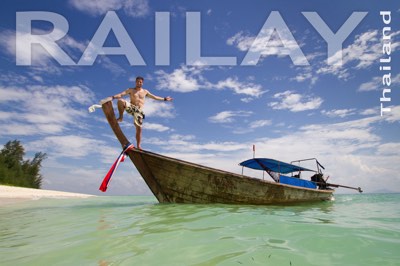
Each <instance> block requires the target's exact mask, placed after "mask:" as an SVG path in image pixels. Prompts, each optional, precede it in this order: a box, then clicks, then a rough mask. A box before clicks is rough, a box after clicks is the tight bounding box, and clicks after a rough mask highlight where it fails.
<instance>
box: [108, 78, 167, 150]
mask: <svg viewBox="0 0 400 266" xmlns="http://www.w3.org/2000/svg"><path fill="white" fill-rule="evenodd" d="M143 81H144V79H143V78H142V77H137V78H136V87H135V88H129V89H127V90H125V91H123V92H121V93H119V94H117V95H114V96H112V98H113V99H118V112H119V117H118V119H117V121H118V122H122V119H123V117H124V111H126V112H127V113H129V114H131V115H132V116H133V117H134V124H135V127H136V142H137V148H138V149H141V146H140V143H141V140H142V123H143V119H144V117H145V115H144V113H143V110H142V108H143V106H144V101H145V98H146V97H149V98H151V99H154V100H158V101H172V98H171V97H169V96H168V97H165V98H162V97H159V96H155V95H153V94H151V93H150V92H149V91H148V90H146V89H144V88H142V86H143ZM127 94H129V97H130V100H131V101H130V102H128V101H125V100H124V99H122V96H125V95H127Z"/></svg>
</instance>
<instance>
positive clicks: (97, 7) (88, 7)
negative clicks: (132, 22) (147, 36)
mask: <svg viewBox="0 0 400 266" xmlns="http://www.w3.org/2000/svg"><path fill="white" fill-rule="evenodd" d="M69 3H70V4H71V5H72V6H73V7H74V8H76V9H78V10H80V11H82V12H85V13H88V14H90V15H92V16H97V15H103V14H105V13H106V12H107V11H114V10H120V9H121V10H123V11H124V12H125V14H127V15H128V16H131V17H145V16H146V15H148V14H149V13H150V6H149V1H148V0H125V1H119V0H96V1H79V0H70V1H69Z"/></svg>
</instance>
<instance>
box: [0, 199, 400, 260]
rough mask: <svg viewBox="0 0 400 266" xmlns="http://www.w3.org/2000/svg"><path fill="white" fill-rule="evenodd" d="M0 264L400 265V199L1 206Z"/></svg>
mask: <svg viewBox="0 0 400 266" xmlns="http://www.w3.org/2000/svg"><path fill="white" fill-rule="evenodd" d="M0 265H2V266H5V265H13V266H14V265H101V266H105V265H278V266H280V265H288V266H290V265H291V266H295V265H340V266H343V265H364V266H365V265H374V266H376V265H378V266H387V265H400V194H351V195H336V196H335V201H332V202H318V203H313V204H301V205H292V206H237V205H222V204H219V205H192V204H186V205H180V204H159V203H157V201H156V199H155V198H154V197H151V196H146V197H141V196H129V197H95V198H87V199H40V200H32V201H27V202H19V203H15V204H11V205H10V204H8V205H5V206H0Z"/></svg>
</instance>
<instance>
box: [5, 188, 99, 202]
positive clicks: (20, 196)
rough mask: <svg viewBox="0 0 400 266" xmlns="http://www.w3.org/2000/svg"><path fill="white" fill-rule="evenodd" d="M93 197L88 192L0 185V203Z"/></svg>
mask: <svg viewBox="0 0 400 266" xmlns="http://www.w3.org/2000/svg"><path fill="white" fill-rule="evenodd" d="M88 197H95V196H94V195H89V194H80V193H71V192H64V191H56V190H45V189H34V188H22V187H12V186H2V185H0V205H5V204H12V203H16V202H20V201H26V200H36V199H40V198H88Z"/></svg>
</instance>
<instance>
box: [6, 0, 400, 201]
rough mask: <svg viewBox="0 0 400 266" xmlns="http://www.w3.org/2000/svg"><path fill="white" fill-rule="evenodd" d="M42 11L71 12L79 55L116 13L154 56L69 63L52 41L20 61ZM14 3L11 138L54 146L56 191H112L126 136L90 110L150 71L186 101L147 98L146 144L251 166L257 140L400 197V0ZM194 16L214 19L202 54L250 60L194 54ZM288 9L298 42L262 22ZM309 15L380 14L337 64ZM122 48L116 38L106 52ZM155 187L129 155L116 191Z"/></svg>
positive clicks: (45, 28)
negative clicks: (190, 29) (160, 28)
mask: <svg viewBox="0 0 400 266" xmlns="http://www.w3.org/2000/svg"><path fill="white" fill-rule="evenodd" d="M30 11H45V12H52V13H56V14H59V15H61V16H62V17H64V18H65V20H66V21H67V23H68V26H69V28H68V31H67V32H66V35H65V36H64V37H63V38H61V39H60V40H58V41H57V45H58V46H59V48H60V50H62V51H63V52H64V53H65V54H67V55H68V56H69V57H70V58H71V59H72V61H73V62H75V63H77V62H79V61H80V59H81V57H82V55H83V54H84V51H85V50H86V49H87V47H88V46H89V44H90V42H91V40H92V38H93V36H94V35H95V33H96V31H97V30H98V29H99V26H100V25H101V23H102V21H103V19H104V18H105V16H106V14H107V12H109V11H113V12H115V14H116V15H117V18H118V19H119V20H120V21H121V23H122V25H123V28H124V30H125V32H126V33H127V34H128V35H129V37H130V39H131V40H132V42H133V43H134V46H135V47H136V48H137V50H138V52H139V54H140V56H141V57H142V58H143V60H144V62H145V65H137V64H133V65H132V64H130V62H129V60H128V58H127V57H126V56H125V55H99V56H97V58H96V59H95V61H94V64H93V65H89V66H82V65H68V66H66V65H62V64H60V63H59V62H58V61H57V60H56V59H55V58H54V56H52V55H50V54H51V52H50V53H49V51H47V50H46V49H44V48H43V47H41V46H40V45H32V49H31V57H30V58H32V63H31V64H29V65H25V66H21V65H17V59H16V58H17V55H18V56H20V58H23V59H26V58H27V56H29V49H21V47H23V44H24V42H25V39H24V38H21V39H19V42H20V43H19V45H16V44H17V41H16V31H17V29H16V14H17V12H30ZM380 11H390V12H391V22H390V24H389V25H386V26H390V27H391V30H390V47H391V54H390V56H391V62H390V63H388V64H385V65H386V66H390V67H391V70H390V71H381V70H379V67H380V66H382V63H380V59H381V58H387V57H388V56H387V55H385V54H383V53H382V46H383V43H384V41H383V40H382V28H383V27H384V26H385V24H384V23H383V22H382V16H380V15H379V14H380ZM0 12H1V17H2V20H1V24H0V31H1V34H0V45H1V50H0V67H1V73H0V125H1V130H0V141H1V143H2V144H5V143H6V142H7V141H8V140H13V139H18V140H21V141H22V143H23V145H24V146H25V147H26V151H27V156H28V157H29V156H33V154H34V153H35V152H38V151H42V152H46V153H47V154H48V159H46V161H45V162H44V164H43V169H42V174H43V176H44V180H43V188H46V189H56V190H65V191H74V192H83V193H93V194H99V193H101V192H99V191H98V187H99V185H100V183H101V180H102V178H103V177H104V175H105V173H106V172H107V170H108V168H109V167H110V166H111V164H112V162H113V161H114V160H115V158H116V156H117V155H118V154H119V152H120V145H119V144H118V142H117V140H116V138H115V137H114V136H113V133H112V131H111V129H110V128H109V126H108V124H107V122H106V120H105V118H104V116H103V114H102V112H101V111H99V110H98V111H96V112H94V113H89V112H88V107H89V106H90V105H92V104H94V103H98V102H99V100H101V99H103V98H105V97H107V96H110V95H114V94H116V93H119V92H121V91H123V90H125V89H126V88H128V87H133V86H134V80H135V77H136V76H138V75H140V76H143V77H144V78H145V81H144V86H143V87H144V88H146V89H148V90H149V91H151V92H152V93H153V94H155V95H159V96H163V97H164V96H171V97H173V98H174V101H173V102H172V103H170V102H168V103H166V102H156V101H153V100H151V99H148V100H147V101H146V105H145V112H146V119H145V125H144V131H143V144H142V146H143V148H144V149H147V150H151V151H153V152H158V153H161V154H164V155H167V156H172V157H176V158H180V159H184V160H188V161H192V162H196V163H200V164H204V165H208V166H212V167H216V168H221V169H225V170H228V171H232V172H241V168H240V167H239V166H238V163H239V162H241V161H243V160H246V159H248V158H250V157H252V145H253V144H255V145H256V155H257V156H258V157H270V158H274V159H278V160H283V161H288V162H290V161H292V160H296V159H302V158H310V157H317V158H318V159H319V161H320V162H321V163H322V164H323V165H324V166H325V168H326V173H327V175H329V176H330V181H331V182H332V183H338V184H345V185H352V186H360V187H362V188H363V189H364V190H365V191H367V192H373V191H396V192H400V176H399V170H400V167H399V162H400V160H399V159H400V156H399V150H400V139H399V129H400V127H399V121H400V105H399V102H400V93H399V81H400V74H399V67H398V66H399V63H398V62H399V56H398V55H399V52H398V48H399V33H400V29H399V28H398V24H399V23H398V21H399V14H400V6H399V5H398V3H396V1H384V2H382V1H368V2H360V1H358V2H356V1H341V0H340V1H334V2H332V1H148V0H128V1H123V2H122V1H116V0H100V1H95V2H94V1H86V2H84V1H77V0H69V1H57V3H56V4H55V2H54V1H27V0H26V1H24V0H21V1H10V0H6V1H3V2H2V8H1V11H0ZM160 12H169V13H168V15H167V16H168V18H169V20H170V22H169V27H168V28H169V35H168V36H169V48H170V49H169V53H168V55H167V56H168V58H169V64H167V65H157V64H156V63H155V62H156V46H157V45H156V28H155V25H156V15H157V14H159V13H160ZM187 12H198V14H200V19H201V20H200V27H201V34H200V47H201V56H203V57H232V58H236V62H237V63H236V64H234V65H229V66H224V65H214V66H213V65H209V64H205V63H204V62H201V61H199V62H196V63H191V62H188V60H187V54H186V51H187V50H188V49H189V48H188V47H187V42H188V40H187V32H186V29H187V25H186V24H187V21H188V16H190V15H188V13H187ZM276 12H279V13H278V14H279V16H280V17H281V18H282V19H283V21H284V23H285V25H286V26H287V28H288V29H289V30H290V33H291V35H292V36H293V38H294V39H292V40H289V39H287V37H285V36H280V35H279V34H277V33H276V32H275V33H274V34H273V35H272V37H271V39H270V40H267V39H265V38H263V37H264V35H263V34H262V31H261V29H262V28H263V25H264V23H266V21H267V19H268V18H269V17H270V16H271V14H277V13H276ZM302 12H316V13H317V14H318V15H319V17H321V18H322V20H323V21H324V22H325V24H326V25H327V26H328V28H329V29H331V31H332V32H333V33H336V32H337V31H338V30H339V29H340V28H341V27H342V26H343V24H344V23H345V21H346V20H347V19H348V18H349V17H350V16H351V15H352V14H353V12H367V13H366V15H365V17H364V18H363V19H362V20H361V22H360V23H359V24H357V26H356V27H355V28H354V30H352V31H351V33H350V34H349V35H348V37H347V38H346V39H345V40H344V41H343V44H342V49H341V52H342V60H341V63H340V64H339V65H329V64H328V63H327V60H328V52H327V51H328V45H327V42H326V41H325V39H324V38H323V37H321V35H320V34H319V33H318V31H317V30H316V29H315V28H314V27H313V25H312V24H311V23H310V22H309V21H308V20H307V18H306V17H305V15H304V14H302ZM108 14H110V13H108ZM196 14H197V13H196ZM43 20H46V17H44V18H43ZM164 25H165V24H164ZM31 27H32V36H34V35H36V36H38V35H46V34H49V33H51V32H55V31H57V30H58V28H57V27H53V25H52V24H51V23H50V22H48V21H47V22H46V21H34V22H33V23H32V25H31ZM168 28H167V29H168ZM164 34H165V32H164ZM257 36H258V38H257ZM387 42H388V41H386V43H387ZM189 43H190V40H189ZM284 43H285V44H286V45H288V47H291V48H293V47H298V48H299V49H301V52H302V53H303V54H304V57H305V58H306V59H307V61H308V63H309V65H308V66H301V65H298V64H295V63H294V60H293V58H292V57H290V56H288V55H284V54H282V49H283V48H287V47H286V45H284ZM161 44H162V43H159V45H160V46H159V47H164V46H162V45H161ZM165 45H166V46H167V47H168V43H166V44H165ZM119 46H120V43H119V41H118V37H116V36H115V35H114V33H110V34H109V35H108V37H107V39H106V41H105V42H104V47H119ZM250 49H255V50H257V49H259V50H257V51H261V52H260V53H262V55H261V56H260V58H259V60H258V62H257V63H256V64H254V65H249V66H245V65H241V63H242V62H243V61H244V58H245V57H246V55H247V53H248V51H249V50H250ZM60 50H55V51H53V55H54V54H57V53H58V54H59V53H60ZM267 50H268V51H267ZM336 56H337V55H336ZM388 72H390V74H391V85H390V86H384V85H383V84H382V75H383V74H385V73H388ZM385 88H390V89H391V92H390V94H389V93H388V94H387V97H390V102H384V104H385V107H390V108H391V111H390V112H385V113H384V114H383V116H381V110H380V107H381V106H380V104H381V102H380V98H381V97H382V92H383V89H385ZM122 127H123V130H124V131H125V134H126V135H127V136H128V138H129V139H131V141H133V142H135V141H134V134H135V129H134V127H133V125H132V119H131V118H129V117H128V116H125V121H124V122H123V123H122ZM252 175H253V173H252ZM254 175H255V176H258V177H261V176H262V175H261V174H260V173H254ZM340 192H349V191H346V190H340ZM149 193H150V191H149V189H148V188H147V187H146V185H145V183H144V181H143V180H142V178H141V177H140V175H139V174H138V172H137V171H136V169H135V168H134V166H133V165H132V164H131V163H130V162H125V163H123V164H121V166H120V168H119V169H118V170H117V173H116V174H115V175H114V177H113V180H112V181H111V184H110V187H109V190H108V191H107V194H106V195H131V194H149Z"/></svg>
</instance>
